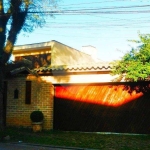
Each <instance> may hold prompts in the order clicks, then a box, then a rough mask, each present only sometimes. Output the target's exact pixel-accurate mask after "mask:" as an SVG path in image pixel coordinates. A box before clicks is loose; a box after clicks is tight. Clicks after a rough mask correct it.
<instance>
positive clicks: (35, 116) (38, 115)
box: [30, 110, 44, 122]
mask: <svg viewBox="0 0 150 150" xmlns="http://www.w3.org/2000/svg"><path fill="white" fill-rule="evenodd" d="M30 119H31V120H32V122H42V121H43V119H44V115H43V113H42V111H40V110H35V111H33V112H32V113H31V114H30Z"/></svg>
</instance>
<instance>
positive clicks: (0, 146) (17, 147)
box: [0, 143, 89, 150]
mask: <svg viewBox="0 0 150 150" xmlns="http://www.w3.org/2000/svg"><path fill="white" fill-rule="evenodd" d="M0 150H89V149H83V148H63V147H53V146H41V145H31V144H26V143H0Z"/></svg>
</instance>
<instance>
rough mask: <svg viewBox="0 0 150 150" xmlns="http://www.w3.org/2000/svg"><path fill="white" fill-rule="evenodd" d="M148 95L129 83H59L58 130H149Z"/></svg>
mask: <svg viewBox="0 0 150 150" xmlns="http://www.w3.org/2000/svg"><path fill="white" fill-rule="evenodd" d="M148 97H149V95H144V94H143V93H142V92H136V91H135V90H131V88H130V86H128V85H117V84H116V85H108V84H104V85H102V84H100V85H92V84H91V85H89V84H88V85H57V86H55V97H54V129H55V130H64V131H85V132H123V133H125V132H128V133H149V132H150V121H149V120H150V119H149V116H150V109H149V106H150V101H149V98H148Z"/></svg>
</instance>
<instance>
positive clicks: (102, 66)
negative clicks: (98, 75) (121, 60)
mask: <svg viewBox="0 0 150 150" xmlns="http://www.w3.org/2000/svg"><path fill="white" fill-rule="evenodd" d="M34 71H35V72H38V73H48V72H53V71H54V72H89V71H90V72H91V71H93V72H95V71H111V64H110V63H109V62H98V63H86V64H77V65H59V66H45V67H40V68H36V69H34Z"/></svg>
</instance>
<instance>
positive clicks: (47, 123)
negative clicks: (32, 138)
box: [6, 76, 54, 129]
mask: <svg viewBox="0 0 150 150" xmlns="http://www.w3.org/2000/svg"><path fill="white" fill-rule="evenodd" d="M26 81H31V104H25V89H26ZM16 88H17V89H18V91H19V95H18V99H15V98H14V90H15V89H16ZM53 92H54V90H53V86H52V84H51V83H47V82H44V81H42V80H40V78H37V77H34V76H20V77H14V78H12V79H10V80H8V93H7V118H6V123H7V126H18V127H19V126H23V127H31V120H30V113H31V112H32V111H34V110H37V109H40V110H41V111H42V112H43V113H44V124H43V128H44V129H52V128H53V94H54V93H53Z"/></svg>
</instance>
